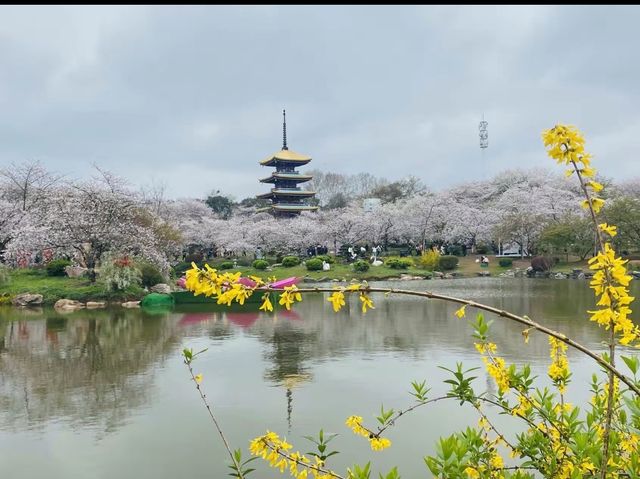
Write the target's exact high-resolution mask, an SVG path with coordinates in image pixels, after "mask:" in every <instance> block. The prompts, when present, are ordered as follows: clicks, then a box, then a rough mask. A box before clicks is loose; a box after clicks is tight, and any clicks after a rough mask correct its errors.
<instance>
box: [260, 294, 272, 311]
mask: <svg viewBox="0 0 640 479" xmlns="http://www.w3.org/2000/svg"><path fill="white" fill-rule="evenodd" d="M260 309H261V310H262V311H273V304H271V300H270V299H269V294H268V293H267V294H265V295H264V296H263V297H262V306H260Z"/></svg>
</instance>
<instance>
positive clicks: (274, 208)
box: [257, 110, 318, 216]
mask: <svg viewBox="0 0 640 479" xmlns="http://www.w3.org/2000/svg"><path fill="white" fill-rule="evenodd" d="M282 116H283V123H282V149H281V150H280V151H278V152H277V153H274V154H273V155H271V156H269V157H268V158H266V159H265V160H263V161H261V162H260V164H261V165H262V166H273V167H275V168H276V170H275V171H274V172H272V173H271V175H270V176H268V177H267V178H263V179H261V180H260V183H273V188H271V191H269V192H268V193H263V194H261V195H257V198H261V199H266V200H271V204H270V205H269V206H268V207H266V208H262V209H260V210H258V211H269V212H270V213H272V214H274V215H275V216H295V215H299V214H300V212H302V211H316V210H317V209H318V207H317V206H311V205H310V204H309V199H311V198H313V197H314V196H315V194H316V193H315V191H308V190H303V189H301V188H300V186H299V185H301V184H302V183H306V182H307V181H309V180H311V179H312V177H311V175H303V174H301V173H300V172H298V171H296V168H297V167H299V166H303V165H306V164H307V163H309V162H310V161H311V157H309V156H305V155H301V154H299V153H296V152H295V151H291V150H290V149H289V148H288V147H287V121H286V113H285V111H284V110H283V111H282Z"/></svg>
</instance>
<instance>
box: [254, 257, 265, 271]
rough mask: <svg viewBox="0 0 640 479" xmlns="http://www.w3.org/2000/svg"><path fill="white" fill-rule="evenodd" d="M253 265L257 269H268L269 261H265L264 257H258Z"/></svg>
mask: <svg viewBox="0 0 640 479" xmlns="http://www.w3.org/2000/svg"><path fill="white" fill-rule="evenodd" d="M251 266H253V267H254V268H255V269H263V270H264V269H267V267H268V266H269V262H268V261H265V260H263V259H257V260H255V261H254V262H253V263H252V264H251Z"/></svg>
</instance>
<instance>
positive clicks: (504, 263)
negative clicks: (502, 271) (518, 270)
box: [498, 258, 513, 268]
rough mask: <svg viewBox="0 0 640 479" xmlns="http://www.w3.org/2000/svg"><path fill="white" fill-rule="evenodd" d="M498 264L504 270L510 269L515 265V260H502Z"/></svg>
mask: <svg viewBox="0 0 640 479" xmlns="http://www.w3.org/2000/svg"><path fill="white" fill-rule="evenodd" d="M498 264H499V265H500V266H502V267H503V268H509V267H511V266H512V265H513V260H512V259H511V258H500V260H498Z"/></svg>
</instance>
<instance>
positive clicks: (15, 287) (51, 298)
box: [0, 269, 144, 304]
mask: <svg viewBox="0 0 640 479" xmlns="http://www.w3.org/2000/svg"><path fill="white" fill-rule="evenodd" d="M9 278H10V279H9V282H8V283H7V284H4V285H2V286H0V294H2V293H8V294H9V295H11V296H15V295H16V294H20V293H33V294H41V295H42V297H43V300H44V303H45V304H53V303H55V302H56V301H57V300H59V299H62V298H66V299H74V300H76V301H82V302H86V301H127V300H131V299H140V298H141V297H142V296H143V295H144V291H143V290H142V288H140V287H131V288H129V289H128V290H127V291H124V292H119V293H109V292H107V291H106V288H105V285H104V284H103V283H101V282H99V281H98V282H96V283H91V282H90V281H89V280H88V279H85V278H68V277H66V276H64V277H62V276H47V274H46V271H44V270H38V269H18V270H12V271H11V272H10V276H9Z"/></svg>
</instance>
